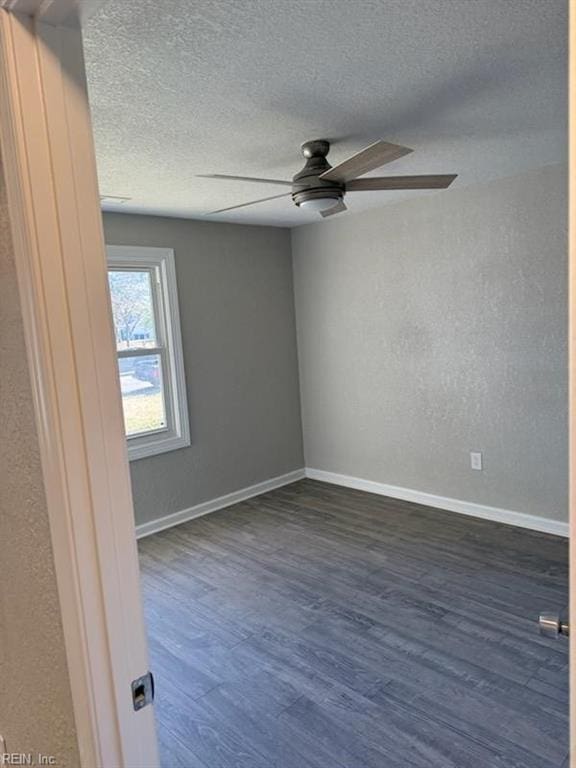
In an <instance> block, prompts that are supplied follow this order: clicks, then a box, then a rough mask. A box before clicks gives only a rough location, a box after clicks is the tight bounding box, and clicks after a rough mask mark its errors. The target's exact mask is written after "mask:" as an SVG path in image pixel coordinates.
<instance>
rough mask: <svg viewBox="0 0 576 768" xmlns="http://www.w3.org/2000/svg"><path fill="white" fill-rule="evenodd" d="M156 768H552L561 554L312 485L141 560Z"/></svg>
mask: <svg viewBox="0 0 576 768" xmlns="http://www.w3.org/2000/svg"><path fill="white" fill-rule="evenodd" d="M139 546H140V553H141V564H142V577H143V579H142V580H143V590H144V599H145V606H146V617H147V622H148V633H149V638H150V652H151V657H152V660H151V661H152V669H153V671H154V675H155V677H156V690H157V698H156V712H157V722H158V731H159V739H160V745H161V753H162V760H163V763H162V764H163V766H164V768H248V767H250V768H411V767H413V768H467V767H468V766H469V768H495V767H496V766H498V768H504V767H506V768H560V766H564V765H568V762H567V751H568V747H567V740H568V725H567V718H568V714H567V713H568V674H567V643H566V642H565V641H564V640H562V639H561V640H559V641H554V640H547V639H544V638H541V637H540V636H539V634H538V630H537V625H536V617H537V615H538V613H539V611H540V610H548V609H562V608H564V607H565V606H566V605H567V602H568V597H567V569H568V559H567V558H568V555H567V542H566V541H565V540H563V539H560V538H556V537H554V536H549V535H546V534H538V533H533V532H531V531H525V530H522V529H519V528H512V527H509V526H504V525H499V524H497V523H491V522H487V521H482V520H476V519H473V518H468V517H464V516H460V515H456V514H452V513H448V512H443V511H440V510H432V509H429V508H426V507H421V506H418V505H415V504H410V503H407V502H401V501H396V500H393V499H387V498H383V497H380V496H373V495H371V494H366V493H362V492H360V491H353V490H348V489H344V488H338V487H336V486H331V485H326V484H324V483H318V482H314V481H310V480H304V481H301V482H299V483H295V484H293V485H290V486H287V487H285V488H282V489H279V490H276V491H273V492H271V493H268V494H266V495H264V496H260V497H258V498H255V499H253V500H250V501H247V502H243V503H241V504H237V505H236V506H234V507H230V508H228V509H226V510H222V511H220V512H216V513H214V514H212V515H208V516H206V517H202V518H198V519H197V520H193V521H191V522H189V523H186V524H184V525H180V526H178V527H176V528H172V529H170V530H167V531H164V532H162V533H158V534H155V535H154V536H150V537H148V538H146V539H144V540H142V541H141V542H140V545H139Z"/></svg>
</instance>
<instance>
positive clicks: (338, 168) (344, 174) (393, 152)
mask: <svg viewBox="0 0 576 768" xmlns="http://www.w3.org/2000/svg"><path fill="white" fill-rule="evenodd" d="M413 151H414V150H413V149H408V147H401V146H400V144H390V142H388V141H377V142H376V143H374V144H371V145H370V146H369V147H366V149H362V150H361V151H360V152H357V153H356V154H355V155H352V157H349V158H348V160H344V162H343V163H340V165H335V166H334V168H330V170H329V171H324V173H322V174H321V175H320V178H321V179H326V180H327V181H339V182H340V183H342V184H345V183H346V182H348V181H350V180H351V179H355V178H356V177H357V176H362V174H363V173H368V171H373V170H375V169H376V168H380V166H382V165H386V163H391V162H392V161H393V160H398V159H399V158H400V157H404V155H408V154H410V152H413Z"/></svg>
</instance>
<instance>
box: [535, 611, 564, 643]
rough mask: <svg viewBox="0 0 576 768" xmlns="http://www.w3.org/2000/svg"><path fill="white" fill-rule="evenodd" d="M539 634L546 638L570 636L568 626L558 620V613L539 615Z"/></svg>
mask: <svg viewBox="0 0 576 768" xmlns="http://www.w3.org/2000/svg"><path fill="white" fill-rule="evenodd" d="M538 625H539V627H540V634H541V635H545V636H546V637H556V638H558V637H560V635H565V636H568V635H569V634H570V624H569V623H568V622H567V621H562V620H561V619H560V614H559V613H541V614H540V617H539V618H538Z"/></svg>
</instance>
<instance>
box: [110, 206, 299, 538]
mask: <svg viewBox="0 0 576 768" xmlns="http://www.w3.org/2000/svg"><path fill="white" fill-rule="evenodd" d="M104 229H105V234H106V242H107V243H109V244H111V245H145V246H159V247H166V248H173V249H174V253H175V259H176V274H177V279H178V296H179V303H180V319H181V325H182V342H183V347H184V366H185V370H186V380H187V387H188V408H189V412H190V429H191V436H192V445H191V446H190V447H189V448H183V449H181V450H178V451H171V452H170V453H165V454H162V455H158V456H153V457H150V458H147V459H139V460H137V461H133V462H131V471H132V486H133V491H134V505H135V513H136V521H137V523H143V522H147V521H149V520H153V519H155V518H159V517H163V516H164V515H168V514H171V513H173V512H178V511H180V510H182V509H186V508H187V507H190V506H193V505H195V504H199V503H201V502H203V501H207V500H209V499H214V498H216V497H218V496H222V495H223V494H226V493H230V492H232V491H235V490H238V489H240V488H244V487H246V486H249V485H252V484H254V483H258V482H261V481H263V480H267V479H269V478H271V477H275V476H277V475H281V474H284V473H285V472H290V471H292V470H294V469H298V468H300V467H302V466H303V452H302V429H301V418H300V400H299V389H298V364H297V353H296V328H295V320H294V299H293V290H292V266H291V256H290V234H289V232H288V231H287V230H284V229H278V228H268V227H247V226H238V225H230V224H214V223H208V222H199V221H186V220H183V219H168V218H157V217H152V216H136V215H123V214H105V215H104Z"/></svg>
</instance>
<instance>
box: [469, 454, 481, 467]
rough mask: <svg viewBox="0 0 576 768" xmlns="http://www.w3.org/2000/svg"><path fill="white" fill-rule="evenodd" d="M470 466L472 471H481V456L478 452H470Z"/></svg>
mask: <svg viewBox="0 0 576 768" xmlns="http://www.w3.org/2000/svg"><path fill="white" fill-rule="evenodd" d="M470 466H471V467H472V469H476V470H481V469H482V454H481V453H480V451H470Z"/></svg>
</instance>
